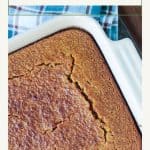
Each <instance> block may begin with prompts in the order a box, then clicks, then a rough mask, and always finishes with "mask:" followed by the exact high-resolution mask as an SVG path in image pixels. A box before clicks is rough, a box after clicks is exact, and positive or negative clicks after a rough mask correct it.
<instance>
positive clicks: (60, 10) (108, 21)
mask: <svg viewBox="0 0 150 150" xmlns="http://www.w3.org/2000/svg"><path fill="white" fill-rule="evenodd" d="M58 15H88V16H91V17H94V18H95V19H96V20H97V21H98V22H99V23H100V24H101V26H102V27H103V29H104V31H105V32H106V34H107V35H108V37H109V38H110V39H112V40H118V7H117V6H9V17H8V19H9V20H8V38H11V37H13V36H15V35H17V34H21V33H23V32H26V31H27V30H29V29H32V28H35V27H36V26H38V25H40V24H42V23H44V22H46V21H48V20H50V19H53V18H54V17H57V16H58Z"/></svg>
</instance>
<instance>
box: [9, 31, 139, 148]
mask: <svg viewBox="0 0 150 150" xmlns="http://www.w3.org/2000/svg"><path fill="white" fill-rule="evenodd" d="M9 149H10V150H18V149H19V150H24V149H25V150H26V149H31V150H41V149H42V150H53V149H58V150H62V149H65V150H80V149H81V150H97V149H100V150H116V149H117V150H118V149H119V150H141V136H140V134H139V132H138V130H137V127H136V125H135V123H134V120H133V118H132V116H131V113H130V111H129V109H128V107H127V105H126V103H125V101H124V98H123V96H122V95H121V93H120V90H119V89H118V87H117V85H116V83H115V80H114V78H113V76H112V74H111V72H110V70H109V68H108V66H107V64H106V62H105V60H104V58H103V56H102V54H101V52H100V50H99V48H98V47H97V45H96V43H95V41H94V40H93V39H92V37H91V36H90V35H89V34H88V33H86V32H84V31H82V30H79V29H68V30H64V31H61V32H58V33H56V34H54V35H52V36H49V37H47V38H44V39H41V40H40V41H37V42H35V43H33V44H31V45H29V46H26V47H25V48H22V49H20V50H19V51H17V52H15V53H13V54H10V55H9Z"/></svg>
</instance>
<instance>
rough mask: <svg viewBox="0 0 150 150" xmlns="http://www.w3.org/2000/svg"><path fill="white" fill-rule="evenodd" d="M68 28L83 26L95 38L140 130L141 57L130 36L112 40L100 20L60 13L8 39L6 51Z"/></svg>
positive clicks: (14, 49) (11, 50)
mask: <svg viewBox="0 0 150 150" xmlns="http://www.w3.org/2000/svg"><path fill="white" fill-rule="evenodd" d="M71 27H76V28H80V29H83V30H85V31H87V32H88V33H89V34H91V35H92V37H93V38H94V39H95V41H96V43H97V45H98V46H99V48H100V49H101V51H102V53H103V55H104V57H105V59H106V61H107V63H108V65H109V67H110V69H111V71H112V73H113V75H114V77H115V79H116V81H117V83H118V85H119V87H120V89H121V91H122V93H123V95H124V97H125V100H126V101H127V103H128V105H129V108H130V109H131V112H132V113H133V116H134V118H135V120H136V122H137V125H138V127H139V129H140V130H141V131H142V122H141V121H142V120H141V112H142V108H141V106H142V102H141V100H142V99H141V58H140V56H139V55H138V53H137V50H136V48H135V47H134V45H133V43H132V41H131V40H130V39H128V38H126V39H123V40H120V41H116V42H114V41H111V40H110V39H109V38H108V37H107V36H106V34H105V33H104V31H103V29H102V28H101V26H100V25H99V23H98V22H96V21H95V20H94V19H93V18H90V17H86V16H61V17H56V18H55V19H53V20H51V21H49V22H46V23H44V24H42V25H40V26H38V27H36V28H35V29H33V30H30V31H28V32H26V33H23V34H20V35H17V36H15V37H14V38H12V39H10V40H9V53H11V52H13V51H16V50H18V49H20V48H22V47H24V46H26V45H28V44H30V43H32V42H35V41H37V40H39V39H41V38H43V37H45V36H48V35H51V34H53V33H55V32H58V31H60V30H63V29H67V28H71Z"/></svg>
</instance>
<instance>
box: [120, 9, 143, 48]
mask: <svg viewBox="0 0 150 150" xmlns="http://www.w3.org/2000/svg"><path fill="white" fill-rule="evenodd" d="M119 15H120V18H121V19H122V20H123V22H124V23H125V25H126V26H127V28H128V30H129V32H130V34H131V36H132V37H133V39H134V41H135V42H136V44H137V46H138V47H139V49H140V50H142V9H141V6H119Z"/></svg>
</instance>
